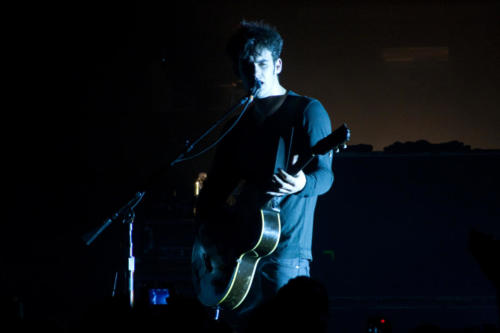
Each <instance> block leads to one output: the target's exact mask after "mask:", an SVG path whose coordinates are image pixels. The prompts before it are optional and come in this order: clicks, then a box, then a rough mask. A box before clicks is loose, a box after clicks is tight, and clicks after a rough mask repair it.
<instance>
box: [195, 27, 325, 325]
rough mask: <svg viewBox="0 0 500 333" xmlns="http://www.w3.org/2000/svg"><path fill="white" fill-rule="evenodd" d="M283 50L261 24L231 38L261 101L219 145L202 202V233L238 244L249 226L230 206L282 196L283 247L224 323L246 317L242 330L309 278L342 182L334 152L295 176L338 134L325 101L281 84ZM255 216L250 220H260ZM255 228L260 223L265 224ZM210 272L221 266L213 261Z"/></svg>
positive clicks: (262, 264) (242, 73) (238, 65)
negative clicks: (319, 209) (324, 199)
mask: <svg viewBox="0 0 500 333" xmlns="http://www.w3.org/2000/svg"><path fill="white" fill-rule="evenodd" d="M282 47H283V39H282V37H281V35H280V33H279V32H278V31H277V30H276V28H274V27H272V26H270V25H269V24H267V23H264V22H261V21H259V22H249V21H242V22H241V23H240V25H239V26H238V29H237V30H236V31H235V33H234V34H233V35H232V37H231V38H230V39H229V42H228V44H227V53H228V55H229V57H230V58H231V60H232V63H233V69H234V72H235V74H236V76H237V77H238V78H240V79H241V80H242V83H243V86H244V87H245V89H246V90H247V91H248V93H249V94H250V95H253V96H254V102H253V103H252V104H251V105H250V107H249V109H248V111H247V113H246V114H245V115H244V117H243V118H242V119H241V121H240V122H239V123H238V124H237V125H236V126H235V128H234V129H233V130H232V132H230V133H229V134H228V135H227V136H226V137H225V138H224V139H223V140H222V142H221V143H220V145H219V146H218V149H217V151H216V154H215V157H214V161H213V165H212V168H211V170H210V171H209V172H208V175H207V180H206V181H205V184H204V187H203V189H202V191H201V193H200V196H199V198H198V199H199V200H198V203H197V220H198V225H199V236H200V237H201V238H202V239H203V240H204V241H206V240H207V239H211V240H212V241H213V242H215V243H217V242H221V243H223V242H226V243H231V242H227V241H228V240H229V239H233V240H237V241H234V242H232V244H235V243H236V244H237V243H238V242H239V240H240V237H241V236H240V235H237V234H238V230H246V229H245V227H244V226H238V223H239V221H238V220H236V219H233V218H231V217H229V216H233V215H229V214H227V213H225V211H227V209H228V207H231V208H233V210H234V209H238V207H239V206H238V204H235V203H234V202H238V200H239V199H241V198H249V197H251V198H255V197H266V196H267V197H271V198H273V197H282V198H281V199H282V200H281V201H280V203H279V212H280V221H281V226H280V228H281V229H280V230H279V232H280V236H279V243H278V245H277V247H276V248H275V250H274V251H273V252H272V253H271V254H270V255H267V256H264V257H263V258H262V259H261V260H260V261H259V262H258V265H257V266H256V267H257V268H256V270H255V274H254V276H253V283H252V286H251V289H250V292H249V293H248V295H246V297H245V299H244V301H243V302H242V303H241V305H240V306H238V307H237V308H236V309H234V310H229V311H226V312H225V313H224V311H223V313H222V318H224V317H225V316H227V318H238V323H239V324H236V325H241V324H242V323H244V320H245V319H246V318H247V315H248V314H250V313H251V310H253V309H255V308H256V307H257V306H258V305H259V304H262V302H264V301H266V300H267V299H269V298H270V297H272V296H273V295H275V294H276V292H277V291H278V290H279V289H280V288H281V287H282V286H284V285H285V284H286V283H287V282H288V281H289V280H290V279H292V278H294V277H297V276H309V264H310V261H311V260H312V253H311V252H312V251H311V246H312V236H313V218H314V210H315V207H316V201H317V197H318V196H319V195H321V194H323V193H325V192H327V191H328V190H329V189H330V187H331V186H332V183H333V178H334V177H333V172H332V155H331V154H326V155H321V156H317V157H315V159H314V160H313V162H312V163H310V164H308V165H307V166H306V167H305V168H304V169H303V170H301V171H299V172H297V173H296V174H290V173H288V172H287V170H288V169H289V168H290V167H291V166H293V165H294V164H295V163H297V162H298V161H300V159H301V158H303V157H306V156H307V155H308V153H309V152H310V149H311V147H312V146H314V145H315V144H316V143H317V142H318V141H319V140H321V139H322V138H324V137H326V136H327V135H329V134H330V133H331V121H330V118H329V115H328V113H327V112H326V110H325V109H324V107H323V105H322V104H321V103H320V102H319V101H318V100H317V99H314V98H311V97H306V96H302V95H299V94H298V93H295V92H293V91H291V90H288V89H286V88H284V87H283V86H282V85H281V83H280V80H279V75H280V73H282V71H283V67H284V64H283V61H282V59H281V58H280V57H281V51H282ZM242 180H243V182H242ZM238 184H240V185H241V184H244V186H245V188H247V189H252V190H253V192H252V193H253V194H252V195H247V196H244V195H241V186H238ZM235 189H236V190H235ZM250 201H251V200H250ZM254 202H259V200H258V199H257V200H254ZM247 209H248V208H247ZM254 209H255V210H256V211H258V209H259V207H254ZM249 210H250V209H249ZM247 212H248V211H245V212H244V215H246V216H251V215H252V214H251V213H249V214H247ZM254 224H255V225H256V226H260V225H261V222H260V221H258V220H256V221H255V223H254ZM243 233H245V232H243ZM216 246H219V244H217V245H216ZM221 248H223V249H224V250H221V252H223V254H227V253H230V251H227V245H226V247H223V246H222V245H221ZM207 261H208V260H207ZM230 263H231V262H230ZM205 268H206V270H208V271H211V270H212V269H213V267H211V263H210V262H207V267H205ZM205 287H207V288H209V287H210V286H205ZM201 288H204V286H201Z"/></svg>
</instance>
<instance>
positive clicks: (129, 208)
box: [83, 192, 146, 307]
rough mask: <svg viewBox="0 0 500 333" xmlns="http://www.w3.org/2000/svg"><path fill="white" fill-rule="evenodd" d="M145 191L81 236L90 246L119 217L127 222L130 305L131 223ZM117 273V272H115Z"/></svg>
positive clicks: (132, 268)
mask: <svg viewBox="0 0 500 333" xmlns="http://www.w3.org/2000/svg"><path fill="white" fill-rule="evenodd" d="M145 194H146V192H137V193H136V194H135V196H134V198H133V199H132V200H130V201H129V202H128V203H127V204H126V205H124V206H123V207H122V208H120V209H119V210H118V211H116V213H114V214H113V216H111V217H110V218H108V219H107V220H106V221H105V222H104V223H103V224H102V226H101V227H100V228H98V229H97V231H95V232H94V233H91V234H86V235H84V236H83V239H84V241H85V244H87V246H90V244H92V242H93V241H94V240H95V239H96V238H97V237H98V236H99V235H100V234H101V233H102V232H103V231H104V230H105V229H106V228H107V227H109V226H110V225H111V223H113V222H114V221H117V220H119V219H121V221H122V223H123V224H125V223H128V237H127V240H128V269H127V272H126V275H127V277H128V287H127V293H128V298H129V304H130V306H131V307H133V306H134V272H135V257H134V249H133V238H132V232H133V225H134V220H135V212H134V208H135V207H136V206H137V205H138V204H139V202H141V200H142V198H143V197H144V195H145ZM117 275H118V273H117ZM117 275H115V282H114V286H113V293H112V296H115V292H116V280H117Z"/></svg>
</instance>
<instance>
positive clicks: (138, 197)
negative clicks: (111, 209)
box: [82, 87, 259, 307]
mask: <svg viewBox="0 0 500 333" xmlns="http://www.w3.org/2000/svg"><path fill="white" fill-rule="evenodd" d="M258 88H259V87H254V88H253V89H252V90H251V94H250V96H247V97H243V98H242V99H241V100H240V101H239V102H238V103H237V104H236V105H234V106H233V107H231V108H230V110H229V111H228V112H226V113H225V114H224V115H223V116H222V118H220V119H219V120H217V121H216V122H215V123H214V124H213V125H212V126H211V127H210V128H209V129H208V130H207V131H206V132H205V133H203V134H202V135H201V136H200V137H199V138H198V139H196V140H195V141H194V142H193V143H191V144H189V145H188V144H186V149H185V151H183V152H182V153H180V154H179V156H177V158H176V159H174V160H173V161H172V162H171V163H170V167H172V166H174V165H175V164H177V163H179V162H182V161H185V160H188V159H191V158H194V157H195V156H199V155H201V154H202V153H204V152H205V151H207V150H208V149H210V148H212V147H213V146H215V144H217V143H218V142H219V141H220V140H221V139H222V138H223V137H224V136H225V135H226V134H227V133H229V131H230V130H231V129H232V128H233V127H234V126H235V125H236V123H237V122H238V121H239V119H241V117H242V116H243V114H244V113H245V111H246V109H247V108H248V106H249V105H250V103H251V102H252V101H253V98H254V95H255V93H256V91H257V89H258ZM242 105H244V108H243V110H242V111H241V113H240V115H239V117H238V119H237V120H236V121H235V122H234V123H233V125H232V126H231V127H230V128H229V129H228V130H227V131H226V132H225V133H224V134H223V135H222V136H221V137H220V138H219V139H218V140H217V141H216V142H215V143H214V144H212V145H210V146H209V147H208V148H207V149H205V150H204V151H202V152H200V153H198V154H196V155H195V156H191V157H185V156H186V154H187V153H189V152H190V151H191V150H192V149H193V148H194V147H195V146H196V145H197V144H198V143H199V142H200V141H201V140H203V138H205V137H206V136H207V135H208V134H209V133H210V132H212V131H213V130H214V129H215V128H216V127H217V126H219V125H220V124H221V123H222V122H224V121H225V120H226V119H227V118H228V117H229V116H230V115H231V114H232V113H233V112H234V111H235V110H237V109H238V108H239V107H240V106H242ZM153 178H154V177H153ZM150 185H151V181H150V182H149V185H148V186H147V188H149V187H150ZM145 194H146V192H144V191H140V192H137V193H136V194H135V196H134V197H133V198H132V199H131V200H130V201H129V202H128V203H127V204H125V205H124V206H123V207H121V208H120V209H119V210H118V211H116V213H114V214H113V215H112V216H111V217H110V218H108V219H106V220H105V222H104V223H103V224H102V225H101V227H99V228H98V229H97V230H96V231H95V232H90V233H87V234H85V235H83V236H82V239H83V240H84V241H85V244H86V245H87V246H90V245H91V244H92V242H94V240H95V239H96V238H97V237H98V236H99V235H100V234H101V233H102V232H103V231H104V230H105V229H106V228H107V227H109V226H110V225H111V224H112V223H113V222H114V221H117V220H119V219H121V222H122V223H123V224H125V223H127V224H128V226H129V227H128V237H127V239H128V268H127V272H126V273H127V276H128V288H127V293H128V298H129V304H130V306H131V307H133V306H134V273H135V257H134V252H133V237H132V236H133V223H134V220H135V212H134V208H135V207H136V206H137V205H138V204H139V203H140V202H141V201H142V199H143V197H144V195H145ZM117 275H118V273H116V275H115V281H114V287H113V293H112V296H114V295H115V291H116V282H117Z"/></svg>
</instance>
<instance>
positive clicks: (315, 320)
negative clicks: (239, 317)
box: [243, 276, 328, 333]
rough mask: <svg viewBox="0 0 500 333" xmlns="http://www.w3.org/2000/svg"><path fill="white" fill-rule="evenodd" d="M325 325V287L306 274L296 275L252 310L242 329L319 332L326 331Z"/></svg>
mask: <svg viewBox="0 0 500 333" xmlns="http://www.w3.org/2000/svg"><path fill="white" fill-rule="evenodd" d="M284 318H287V319H286V320H283V319H284ZM327 328H328V294H327V291H326V288H325V287H324V285H323V284H321V283H320V282H318V281H316V280H314V279H312V278H310V277H307V276H298V277H296V278H293V279H291V280H290V281H289V282H288V283H287V284H286V285H284V286H283V287H282V288H281V289H280V290H279V291H278V293H277V294H276V296H275V297H273V298H271V299H270V300H269V301H267V302H265V303H263V304H262V305H261V306H259V307H257V308H256V309H255V310H254V311H253V313H252V314H251V315H250V317H249V318H248V324H247V326H246V328H245V329H244V330H243V332H248V333H249V332H315V333H316V332H319V333H321V332H327Z"/></svg>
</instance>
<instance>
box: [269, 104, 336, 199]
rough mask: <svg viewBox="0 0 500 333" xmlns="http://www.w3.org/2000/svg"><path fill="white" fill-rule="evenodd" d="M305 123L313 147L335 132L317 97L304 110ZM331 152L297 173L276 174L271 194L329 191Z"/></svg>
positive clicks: (303, 122) (320, 192)
mask: <svg viewBox="0 0 500 333" xmlns="http://www.w3.org/2000/svg"><path fill="white" fill-rule="evenodd" d="M302 126H303V127H304V129H305V132H306V136H307V140H308V142H307V144H308V145H309V147H313V146H314V145H316V143H317V142H318V141H319V140H321V139H323V138H324V137H326V136H328V135H329V134H330V133H331V132H332V128H331V122H330V117H329V116H328V113H327V112H326V110H325V108H324V107H323V105H321V103H320V102H319V101H317V100H313V101H312V102H311V103H309V105H308V106H307V107H306V109H305V110H304V116H303V120H302ZM333 178H334V177H333V171H332V153H328V154H325V155H320V156H317V157H316V158H315V159H314V160H313V161H312V162H311V164H310V165H309V166H308V167H306V168H305V170H304V171H300V172H298V173H297V174H296V175H295V176H292V175H290V174H288V173H287V172H285V171H283V170H279V173H278V174H276V175H274V177H273V182H274V184H275V185H276V187H275V188H274V189H273V190H272V191H269V192H268V194H271V195H276V196H281V195H285V194H297V195H299V196H304V197H307V196H317V195H321V194H323V193H326V192H327V191H328V190H329V189H330V188H331V186H332V183H333Z"/></svg>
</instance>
